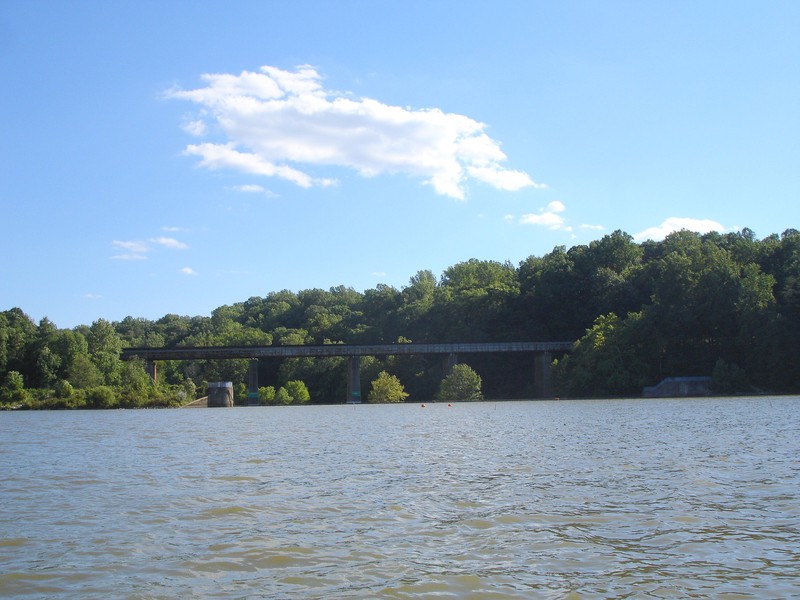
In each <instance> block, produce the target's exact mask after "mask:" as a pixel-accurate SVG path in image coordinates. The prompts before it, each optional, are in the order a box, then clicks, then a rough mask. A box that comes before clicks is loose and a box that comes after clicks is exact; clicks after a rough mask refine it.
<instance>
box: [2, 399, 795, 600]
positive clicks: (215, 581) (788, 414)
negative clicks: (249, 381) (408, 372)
mask: <svg viewBox="0 0 800 600" xmlns="http://www.w3.org/2000/svg"><path fill="white" fill-rule="evenodd" d="M0 477H1V479H0V597H3V598H190V597H191V598H287V599H290V598H365V597H366V598H421V597H425V598H428V597H438V598H459V599H460V598H481V599H485V598H488V599H492V598H612V597H617V598H623V597H636V598H642V597H644V598H686V597H698V598H699V597H709V598H759V599H761V598H789V597H800V398H796V397H794V398H787V397H773V398H754V399H680V400H611V401H560V402H497V403H494V402H485V403H476V404H466V403H465V404H455V405H454V406H452V407H448V406H447V405H446V404H428V405H427V407H425V408H423V407H421V406H420V405H418V404H417V405H398V406H389V405H382V406H381V405H378V406H370V405H359V406H352V405H351V406H309V407H274V408H233V409H187V410H139V411H96V412H91V411H73V412H6V413H0Z"/></svg>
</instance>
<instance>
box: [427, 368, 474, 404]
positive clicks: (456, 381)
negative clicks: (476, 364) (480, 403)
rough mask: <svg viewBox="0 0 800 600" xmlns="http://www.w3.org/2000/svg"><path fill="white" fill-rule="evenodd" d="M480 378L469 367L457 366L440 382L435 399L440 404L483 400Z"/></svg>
mask: <svg viewBox="0 0 800 600" xmlns="http://www.w3.org/2000/svg"><path fill="white" fill-rule="evenodd" d="M481 385H482V382H481V377H480V375H478V374H477V373H476V372H475V371H473V370H472V368H471V367H470V366H469V365H465V364H457V365H455V366H454V367H453V368H452V370H451V371H450V374H449V375H448V376H447V377H445V378H444V379H443V380H442V384H441V385H440V386H439V393H438V394H437V395H436V399H437V400H440V401H442V402H468V401H473V400H483V392H482V391H481Z"/></svg>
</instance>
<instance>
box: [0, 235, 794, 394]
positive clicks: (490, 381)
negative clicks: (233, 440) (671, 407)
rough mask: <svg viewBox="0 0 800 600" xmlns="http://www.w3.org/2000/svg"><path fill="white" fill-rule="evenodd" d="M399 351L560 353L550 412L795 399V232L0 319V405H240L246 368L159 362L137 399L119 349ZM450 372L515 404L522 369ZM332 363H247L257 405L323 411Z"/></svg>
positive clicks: (679, 238)
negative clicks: (700, 386) (85, 319)
mask: <svg viewBox="0 0 800 600" xmlns="http://www.w3.org/2000/svg"><path fill="white" fill-rule="evenodd" d="M412 341H413V342H419V343H426V342H427V343H434V342H494V341H575V342H576V344H575V348H574V350H573V351H572V352H571V353H569V354H568V355H565V356H562V357H556V360H555V364H554V382H555V387H556V394H557V395H559V396H562V397H606V396H635V395H639V394H640V393H641V390H642V387H644V386H647V385H654V384H656V383H658V382H659V381H661V380H662V379H664V378H666V377H671V376H692V375H711V376H712V377H713V384H714V386H715V388H716V390H717V391H718V392H720V393H741V392H745V393H750V392H760V391H769V392H775V393H779V392H783V393H795V392H798V391H800V232H798V231H797V230H794V229H789V230H787V231H785V232H783V233H782V234H781V235H777V234H773V235H770V236H768V237H766V238H763V239H757V238H756V236H755V234H754V233H753V232H752V231H751V230H749V229H743V230H742V231H740V232H734V233H725V234H721V233H707V234H702V235H701V234H697V233H693V232H689V231H680V232H676V233H673V234H671V235H669V236H667V237H666V238H665V239H664V240H663V241H646V242H643V243H636V242H634V240H633V238H632V237H631V236H629V235H628V234H626V233H624V232H621V231H615V232H614V233H612V234H609V235H606V236H604V237H603V238H602V239H599V240H596V241H593V242H591V243H590V244H588V245H578V246H573V247H572V248H569V249H567V248H566V247H565V246H558V247H556V248H554V249H553V250H552V251H551V252H549V253H548V254H546V255H544V256H530V257H528V258H527V259H525V260H523V261H522V262H521V263H519V264H518V265H513V264H511V263H510V262H497V261H491V260H479V259H471V260H468V261H465V262H461V263H458V264H456V265H453V266H451V267H449V268H447V269H446V270H445V271H444V272H443V273H442V274H441V275H440V276H439V277H437V276H435V275H434V274H433V273H432V272H431V271H429V270H421V271H419V272H417V273H416V274H415V275H414V276H413V277H412V278H411V279H410V281H409V283H408V285H406V286H405V287H402V288H400V289H397V288H395V287H392V286H388V285H383V284H379V285H378V286H376V287H375V288H374V289H368V290H366V291H365V292H363V293H361V292H358V291H356V290H354V289H352V288H350V287H345V286H338V287H334V288H330V289H329V290H322V289H308V290H302V291H299V292H292V291H288V290H282V291H272V292H269V293H267V295H266V296H263V297H252V298H249V299H248V300H246V301H243V302H239V303H236V304H232V305H226V306H221V307H219V308H217V309H215V310H214V311H213V312H212V313H211V315H210V316H179V315H175V314H168V315H165V316H163V317H161V318H160V319H157V320H149V319H144V318H137V317H132V316H129V317H126V318H125V319H123V320H121V321H118V322H108V321H106V320H103V319H98V320H97V321H95V322H93V323H92V324H91V325H81V326H78V327H75V328H73V329H59V328H58V327H57V326H56V325H55V324H54V323H52V322H51V321H50V320H49V319H47V318H43V319H42V320H40V321H39V322H38V323H34V322H33V321H32V320H31V319H30V318H29V317H28V316H27V315H26V314H25V313H24V312H23V311H22V310H21V309H19V308H12V309H10V310H6V311H4V312H0V381H2V388H0V403H2V404H3V405H5V406H21V405H22V406H26V405H27V406H43V407H70V406H76V407H77V406H87V407H104V406H164V405H171V404H179V403H181V402H183V401H185V400H186V399H187V398H189V397H191V396H194V395H195V394H197V393H200V394H202V393H203V391H204V385H205V382H209V381H232V382H234V384H235V386H236V391H237V397H238V398H242V397H244V398H246V393H245V389H244V386H245V382H246V381H247V369H248V363H247V361H246V360H192V361H169V362H164V363H161V364H159V383H158V384H153V382H152V381H151V380H150V379H149V377H148V376H147V374H146V372H145V369H144V365H143V364H142V363H139V362H136V361H131V362H122V361H120V359H119V353H120V350H121V349H122V348H123V347H137V346H151V347H179V346H226V345H236V346H247V345H296V344H336V343H347V344H356V343H358V344H386V343H404V342H412ZM459 359H460V361H461V362H463V363H466V364H468V365H469V367H470V368H471V369H472V370H474V372H475V374H476V375H477V376H478V377H479V378H480V381H481V386H482V393H483V394H484V395H485V396H486V397H488V398H525V397H531V395H532V388H533V381H532V364H531V363H532V359H531V357H528V356H525V355H490V354H486V355H465V356H459ZM345 361H346V359H344V358H341V357H329V358H291V359H274V360H273V359H264V360H262V361H261V363H260V381H262V382H269V383H270V386H266V387H267V388H269V387H272V388H273V389H274V390H275V395H274V396H272V397H273V399H274V397H275V396H278V393H279V390H281V389H283V390H284V392H280V400H279V402H280V403H287V402H294V401H295V398H294V397H293V396H292V395H291V394H290V393H289V389H290V388H292V386H294V388H293V389H295V390H297V389H298V384H297V383H294V384H291V385H289V383H290V382H301V383H302V384H303V386H304V387H305V389H306V390H307V393H308V398H309V399H310V401H311V402H340V401H341V400H342V399H343V398H344V397H345V388H346V377H345V373H346V365H345ZM382 374H383V375H382ZM379 376H380V383H379V384H378V387H379V388H380V387H381V386H383V387H384V388H386V385H387V379H386V377H393V378H396V379H397V381H398V382H400V385H401V388H402V393H405V394H407V396H402V398H404V399H406V398H407V399H408V400H411V401H418V400H428V399H431V398H434V397H436V396H437V394H439V393H440V392H441V384H442V378H443V369H442V364H441V359H439V358H435V357H429V356H405V355H402V356H386V357H363V358H362V380H363V381H366V382H374V381H378V380H379ZM287 386H288V387H287ZM265 393H266V394H267V395H269V394H270V392H269V390H266V391H265ZM298 394H299V396H300V397H303V398H305V393H301V392H297V391H295V395H298ZM287 396H288V400H287ZM378 397H379V395H376V396H375V398H378ZM298 401H308V399H305V400H298ZM276 402H277V401H276Z"/></svg>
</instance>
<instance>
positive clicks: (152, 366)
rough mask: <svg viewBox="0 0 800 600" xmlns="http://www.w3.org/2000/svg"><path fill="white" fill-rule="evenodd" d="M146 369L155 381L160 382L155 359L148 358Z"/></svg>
mask: <svg viewBox="0 0 800 600" xmlns="http://www.w3.org/2000/svg"><path fill="white" fill-rule="evenodd" d="M144 370H145V371H147V374H148V375H150V379H152V380H153V383H158V368H157V367H156V362H155V361H154V360H146V361H145V363H144Z"/></svg>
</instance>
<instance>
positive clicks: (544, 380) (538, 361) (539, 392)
mask: <svg viewBox="0 0 800 600" xmlns="http://www.w3.org/2000/svg"><path fill="white" fill-rule="evenodd" d="M552 362H553V359H552V357H551V356H550V353H549V352H537V353H536V358H535V359H534V363H533V390H534V395H535V396H536V397H537V398H552V397H553V382H552V379H551V373H550V367H551V364H552Z"/></svg>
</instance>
